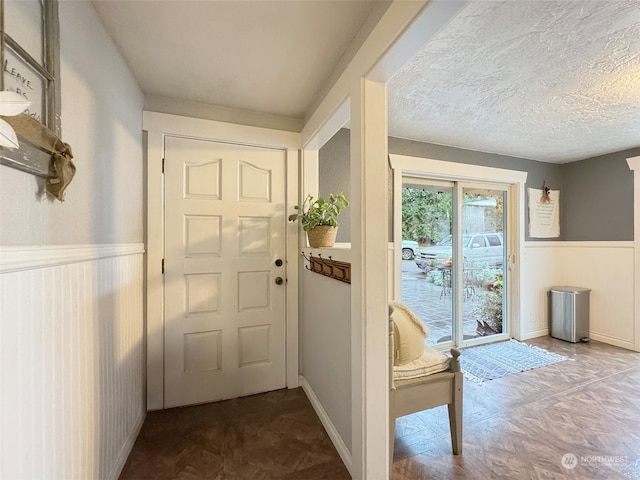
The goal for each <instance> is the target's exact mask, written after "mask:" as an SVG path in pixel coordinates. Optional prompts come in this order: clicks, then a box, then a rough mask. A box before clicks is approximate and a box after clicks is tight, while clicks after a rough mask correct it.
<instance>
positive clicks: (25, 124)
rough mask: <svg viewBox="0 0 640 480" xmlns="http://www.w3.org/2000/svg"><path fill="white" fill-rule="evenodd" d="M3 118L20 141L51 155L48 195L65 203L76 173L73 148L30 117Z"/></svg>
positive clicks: (23, 115) (24, 115) (21, 115)
mask: <svg viewBox="0 0 640 480" xmlns="http://www.w3.org/2000/svg"><path fill="white" fill-rule="evenodd" d="M2 118H3V119H4V120H5V121H6V122H7V123H9V124H10V125H11V126H12V127H13V129H14V130H15V131H16V134H18V137H19V139H21V140H22V139H24V140H26V141H28V142H29V143H31V144H33V145H35V146H36V147H39V148H40V149H42V150H45V151H46V152H48V153H50V154H51V162H50V164H49V178H48V179H47V193H48V194H49V195H51V196H53V197H55V198H57V199H58V200H60V201H61V202H62V201H64V191H65V190H66V188H67V187H68V186H69V184H70V183H71V180H72V179H73V176H74V175H75V173H76V166H75V165H74V164H73V154H72V153H71V146H70V145H69V144H68V143H64V142H63V141H62V140H60V138H58V136H57V135H56V134H55V133H53V132H52V131H51V130H49V129H48V128H47V127H45V126H44V125H43V124H41V123H40V122H38V121H37V120H35V119H34V118H31V117H30V116H29V115H26V114H24V113H23V114H20V115H17V116H15V117H2Z"/></svg>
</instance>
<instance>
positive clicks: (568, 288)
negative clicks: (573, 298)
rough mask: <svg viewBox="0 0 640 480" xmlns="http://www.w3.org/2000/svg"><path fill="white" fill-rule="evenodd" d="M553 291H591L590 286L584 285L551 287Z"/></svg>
mask: <svg viewBox="0 0 640 480" xmlns="http://www.w3.org/2000/svg"><path fill="white" fill-rule="evenodd" d="M551 291H552V292H562V293H586V292H590V291H591V289H590V288H583V287H551Z"/></svg>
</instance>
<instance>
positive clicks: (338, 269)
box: [301, 252, 351, 283]
mask: <svg viewBox="0 0 640 480" xmlns="http://www.w3.org/2000/svg"><path fill="white" fill-rule="evenodd" d="M301 255H302V256H303V257H304V259H305V260H306V261H307V262H309V265H305V266H304V268H306V269H307V270H309V271H310V272H314V273H319V274H320V275H324V276H325V277H330V278H334V279H336V280H340V281H341V282H345V283H351V264H350V263H348V262H342V261H340V260H334V259H333V258H331V256H329V258H322V254H321V253H319V254H318V255H317V256H315V257H314V256H313V253H309V256H308V257H307V256H306V255H305V254H304V252H301Z"/></svg>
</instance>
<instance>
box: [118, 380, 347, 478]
mask: <svg viewBox="0 0 640 480" xmlns="http://www.w3.org/2000/svg"><path fill="white" fill-rule="evenodd" d="M120 478H121V479H122V480H124V479H137V480H141V479H154V480H155V479H216V480H223V479H234V480H235V479H238V480H244V479H247V480H260V479H286V480H293V479H296V480H297V479H299V480H320V479H332V480H333V479H335V480H342V479H345V480H346V479H350V478H351V477H350V475H349V473H348V471H347V469H346V468H345V466H344V464H343V463H342V461H341V459H340V457H339V456H338V453H337V452H336V450H335V448H334V446H333V444H332V443H331V440H330V439H329V437H328V435H327V434H326V432H325V430H324V428H323V427H322V424H321V423H320V420H319V419H318V416H317V415H316V413H315V411H314V410H313V407H312V406H311V404H310V403H309V401H308V400H307V397H306V395H305V394H304V392H303V391H302V389H301V388H297V389H292V390H278V391H275V392H270V393H265V394H261V395H253V396H250V397H244V398H241V399H234V400H228V401H224V402H217V403H211V404H207V405H199V406H194V407H184V408H173V409H170V410H162V411H157V412H150V413H149V414H148V415H147V418H146V420H145V422H144V425H143V427H142V431H141V432H140V435H139V436H138V439H137V441H136V443H135V445H134V447H133V451H132V452H131V454H130V455H129V459H128V460H127V463H126V465H125V467H124V469H123V471H122V474H121V476H120Z"/></svg>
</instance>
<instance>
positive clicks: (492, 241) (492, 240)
mask: <svg viewBox="0 0 640 480" xmlns="http://www.w3.org/2000/svg"><path fill="white" fill-rule="evenodd" d="M487 240H489V245H491V246H492V247H499V246H501V245H502V242H501V241H500V237H498V235H487Z"/></svg>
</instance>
